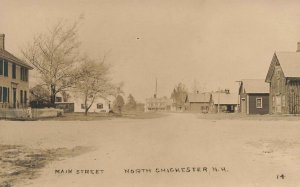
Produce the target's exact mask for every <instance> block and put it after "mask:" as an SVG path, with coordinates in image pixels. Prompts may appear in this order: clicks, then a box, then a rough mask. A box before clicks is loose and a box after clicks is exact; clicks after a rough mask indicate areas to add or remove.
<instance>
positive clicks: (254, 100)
mask: <svg viewBox="0 0 300 187" xmlns="http://www.w3.org/2000/svg"><path fill="white" fill-rule="evenodd" d="M239 98H240V112H241V113H243V114H268V113H269V86H268V84H267V83H265V81H264V80H263V79H244V80H241V81H240V87H239Z"/></svg>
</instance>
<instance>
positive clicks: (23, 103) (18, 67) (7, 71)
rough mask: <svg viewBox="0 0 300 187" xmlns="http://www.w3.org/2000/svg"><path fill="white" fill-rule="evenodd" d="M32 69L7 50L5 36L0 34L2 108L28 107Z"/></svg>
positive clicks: (0, 93) (0, 103)
mask: <svg viewBox="0 0 300 187" xmlns="http://www.w3.org/2000/svg"><path fill="white" fill-rule="evenodd" d="M31 69H33V68H32V67H31V66H30V65H28V64H26V63H25V62H23V61H22V60H20V59H19V58H17V57H15V56H14V55H13V54H11V53H10V52H8V51H7V50H6V49H5V35H4V34H0V108H24V107H27V106H28V96H29V82H28V81H29V79H28V77H29V70H31Z"/></svg>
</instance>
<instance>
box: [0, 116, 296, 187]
mask: <svg viewBox="0 0 300 187" xmlns="http://www.w3.org/2000/svg"><path fill="white" fill-rule="evenodd" d="M299 133H300V123H299V121H272V120H241V119H236V120H225V119H220V120H213V119H201V118H199V116H197V115H195V114H189V113H174V114H170V115H168V116H165V117H161V118H153V119H124V118H117V119H112V120H100V121H32V122H31V121H26V122H15V121H14V122H12V121H0V144H1V145H2V146H7V145H14V146H22V147H23V148H22V150H42V151H49V150H52V152H53V150H54V151H55V150H62V149H63V150H65V151H64V153H68V154H70V151H71V153H72V150H74V149H76V147H77V148H78V147H80V148H89V149H85V150H88V151H83V152H80V153H78V154H74V155H73V156H71V157H70V156H66V155H63V154H62V155H60V156H59V158H58V159H49V160H48V162H47V163H45V164H44V166H43V167H41V168H38V170H37V171H38V173H39V175H38V176H37V177H33V178H31V179H29V178H26V177H25V178H24V177H23V179H21V178H20V180H18V181H16V182H15V183H14V184H16V186H32V187H35V186H36V187H42V186H51V187H52V186H55V187H56V186H72V187H75V186H78V187H79V186H91V187H92V186H300V179H299V178H298V176H299V173H300V167H299V166H300V135H299ZM59 148H60V149H59ZM4 152H5V151H2V152H1V149H0V156H1V157H2V158H4V157H3V154H4ZM40 152H41V151H40ZM43 153H44V152H43ZM0 161H1V160H0ZM4 170H5V169H4ZM66 170H67V172H68V171H69V173H66ZM81 170H83V171H81ZM85 170H89V171H88V172H89V173H87V171H85ZM59 171H60V172H59ZM96 171H97V172H98V173H97V174H95V173H96ZM92 173H94V174H92ZM1 176H2V180H3V179H4V177H3V175H1V170H0V179H1ZM282 178H284V179H282ZM0 184H1V183H0ZM3 184H4V183H3Z"/></svg>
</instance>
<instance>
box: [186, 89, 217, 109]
mask: <svg viewBox="0 0 300 187" xmlns="http://www.w3.org/2000/svg"><path fill="white" fill-rule="evenodd" d="M185 103H186V108H187V110H189V111H192V112H201V113H208V112H211V109H212V97H211V93H208V92H206V93H190V94H188V95H187V97H186V99H185Z"/></svg>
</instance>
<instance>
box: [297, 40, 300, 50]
mask: <svg viewBox="0 0 300 187" xmlns="http://www.w3.org/2000/svg"><path fill="white" fill-rule="evenodd" d="M297 52H300V42H298V43H297Z"/></svg>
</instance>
